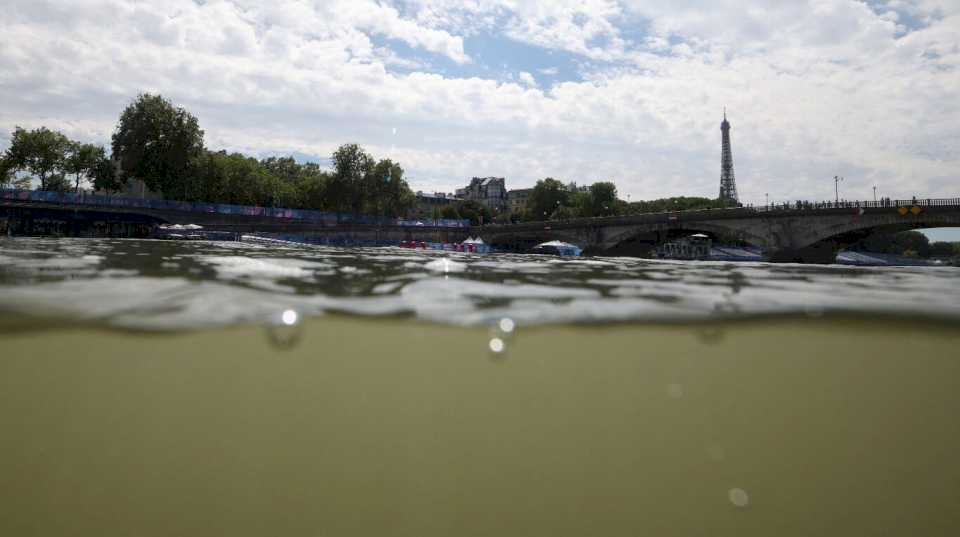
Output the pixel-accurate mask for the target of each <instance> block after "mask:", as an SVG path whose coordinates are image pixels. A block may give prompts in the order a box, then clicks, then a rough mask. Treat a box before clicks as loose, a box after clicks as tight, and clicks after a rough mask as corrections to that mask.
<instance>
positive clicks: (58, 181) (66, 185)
mask: <svg viewBox="0 0 960 537" xmlns="http://www.w3.org/2000/svg"><path fill="white" fill-rule="evenodd" d="M45 190H48V191H50V192H70V190H72V189H71V188H70V180H69V179H67V176H66V175H64V174H63V173H55V174H53V175H51V176H50V177H47V184H46V188H45Z"/></svg>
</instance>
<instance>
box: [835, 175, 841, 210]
mask: <svg viewBox="0 0 960 537" xmlns="http://www.w3.org/2000/svg"><path fill="white" fill-rule="evenodd" d="M840 181H843V177H838V176H836V175H834V176H833V190H834V195H835V196H836V198H835V201H836V202H837V203H840Z"/></svg>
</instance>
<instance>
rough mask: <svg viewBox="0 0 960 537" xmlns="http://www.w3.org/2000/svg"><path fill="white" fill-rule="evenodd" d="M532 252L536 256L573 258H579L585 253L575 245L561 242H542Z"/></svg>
mask: <svg viewBox="0 0 960 537" xmlns="http://www.w3.org/2000/svg"><path fill="white" fill-rule="evenodd" d="M531 251H532V252H533V253H535V254H547V255H559V256H572V257H579V256H580V254H581V253H583V250H582V249H581V248H580V247H579V246H577V245H575V244H570V243H569V242H561V241H549V242H542V243H540V244H538V245H536V246H534V247H533V249H532V250H531Z"/></svg>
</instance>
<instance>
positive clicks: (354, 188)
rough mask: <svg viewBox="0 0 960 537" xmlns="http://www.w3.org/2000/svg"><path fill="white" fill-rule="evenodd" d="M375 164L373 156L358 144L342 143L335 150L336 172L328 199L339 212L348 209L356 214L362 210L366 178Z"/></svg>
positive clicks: (328, 189)
mask: <svg viewBox="0 0 960 537" xmlns="http://www.w3.org/2000/svg"><path fill="white" fill-rule="evenodd" d="M373 166H374V160H373V157H371V156H370V155H369V154H367V152H366V151H364V150H363V148H361V147H360V146H359V145H357V144H346V145H342V146H340V147H339V148H337V150H336V151H334V153H333V168H334V172H333V176H332V177H331V178H330V182H329V183H328V185H327V199H328V202H329V203H330V205H331V207H332V208H333V210H335V211H336V212H337V214H340V213H341V212H344V211H345V210H347V209H350V210H352V211H353V212H354V214H359V213H360V212H361V210H362V209H363V204H364V201H365V195H364V194H365V192H364V186H365V181H364V178H366V177H367V176H368V173H370V170H371V169H372V168H373ZM366 186H369V182H367V183H366Z"/></svg>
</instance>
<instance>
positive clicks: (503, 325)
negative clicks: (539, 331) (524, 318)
mask: <svg viewBox="0 0 960 537" xmlns="http://www.w3.org/2000/svg"><path fill="white" fill-rule="evenodd" d="M497 326H499V328H500V331H501V332H503V333H504V334H512V333H513V330H514V328H516V327H517V325H516V323H514V322H513V319H511V318H510V317H504V318H503V319H500V322H499V323H498V324H497Z"/></svg>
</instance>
